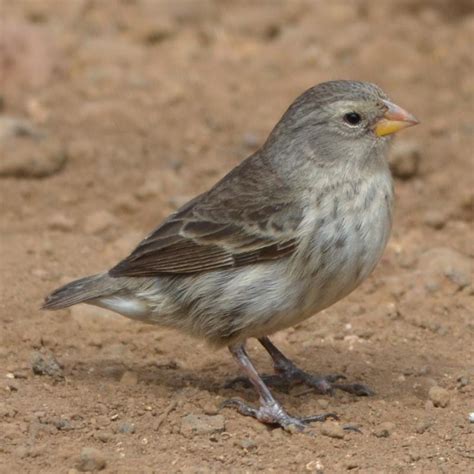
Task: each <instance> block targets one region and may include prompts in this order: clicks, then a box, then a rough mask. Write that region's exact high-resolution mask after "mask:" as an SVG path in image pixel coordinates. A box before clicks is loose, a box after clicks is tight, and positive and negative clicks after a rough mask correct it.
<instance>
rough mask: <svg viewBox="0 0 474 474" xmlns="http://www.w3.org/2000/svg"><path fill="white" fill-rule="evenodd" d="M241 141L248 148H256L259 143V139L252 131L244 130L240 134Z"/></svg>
mask: <svg viewBox="0 0 474 474" xmlns="http://www.w3.org/2000/svg"><path fill="white" fill-rule="evenodd" d="M242 143H243V145H244V146H245V147H246V148H248V149H254V148H257V147H258V146H259V145H260V144H261V140H260V139H259V138H258V135H257V134H256V133H254V132H245V133H244V134H243V135H242Z"/></svg>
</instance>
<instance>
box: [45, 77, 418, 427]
mask: <svg viewBox="0 0 474 474" xmlns="http://www.w3.org/2000/svg"><path fill="white" fill-rule="evenodd" d="M400 111H401V112H400ZM403 113H405V114H406V112H404V111H403V110H402V109H399V108H397V107H396V106H394V104H391V103H390V102H388V98H387V96H386V95H385V94H384V93H383V92H382V91H381V90H380V89H379V88H378V87H377V86H374V85H372V84H367V83H361V82H353V81H333V82H328V83H324V84H321V85H319V86H315V87H313V88H311V89H309V90H308V91H306V92H305V93H304V94H302V95H301V96H300V97H299V98H298V99H296V101H295V102H294V103H293V104H292V105H291V106H290V108H289V109H288V110H287V112H286V113H285V114H284V115H283V117H282V119H281V120H280V121H279V122H278V124H277V125H276V126H275V128H274V129H273V131H272V132H271V134H270V136H269V138H268V139H267V141H266V142H265V144H264V145H263V146H262V148H261V149H260V150H258V151H257V152H256V153H255V154H253V155H252V156H250V157H249V158H247V159H246V160H245V161H244V162H242V163H241V164H240V165H239V166H237V167H236V168H235V169H233V170H232V171H231V172H230V173H229V174H228V175H226V176H225V177H224V178H223V179H222V180H221V181H220V182H218V183H217V184H216V185H215V186H214V187H213V188H211V189H210V190H209V191H208V192H206V193H204V194H202V195H200V196H198V197H196V198H195V199H193V200H192V201H190V202H189V203H188V204H186V205H185V206H183V207H182V208H181V209H180V210H178V211H177V212H176V213H175V214H173V215H171V216H170V217H169V218H168V219H166V220H165V221H164V222H163V223H162V224H161V225H160V226H159V227H158V228H157V229H156V230H155V231H153V232H152V233H151V234H150V235H149V236H148V237H147V238H145V239H144V240H143V241H142V242H141V243H140V244H139V245H138V247H137V248H136V249H135V250H134V251H133V252H132V253H131V254H130V255H129V256H128V257H127V258H125V259H124V260H123V261H121V262H120V263H118V264H117V265H116V266H115V267H113V268H112V269H111V270H110V271H109V272H105V273H102V274H100V275H95V276H93V277H89V278H85V279H81V280H78V281H76V282H72V283H70V284H68V285H66V286H64V287H62V288H60V289H58V290H56V291H55V292H53V293H52V294H51V295H50V296H49V297H48V298H47V299H46V301H45V304H44V307H45V308H47V309H59V308H64V307H67V306H70V305H72V304H77V303H80V302H86V303H89V304H94V305H97V306H101V307H104V308H109V309H112V310H114V311H116V312H118V313H121V314H123V315H125V316H127V317H131V318H134V319H140V320H142V321H145V322H149V323H153V324H158V325H162V326H171V327H176V328H178V329H182V330H184V331H186V332H188V333H190V334H192V335H195V336H198V337H203V338H206V339H207V340H208V341H209V342H211V343H212V344H214V345H217V346H220V345H229V346H231V347H237V346H238V345H239V344H241V343H243V342H244V341H245V339H247V338H249V337H258V338H262V337H264V336H267V335H269V334H271V333H273V332H275V331H278V330H280V329H283V328H285V327H288V326H291V325H294V324H296V323H297V322H299V321H301V320H303V319H305V318H307V317H309V316H311V315H313V314H315V313H317V312H318V311H320V310H322V309H324V308H326V307H328V306H330V305H331V304H333V303H335V302H336V301H338V300H339V299H341V298H342V297H344V296H345V295H347V294H348V293H350V292H351V291H352V290H353V289H354V288H356V287H357V286H358V285H359V284H360V283H361V282H362V281H363V280H364V279H365V278H366V277H367V276H368V275H369V274H370V272H371V271H372V270H373V268H374V267H375V265H376V263H377V262H378V260H379V259H380V257H381V255H382V252H383V249H384V247H385V245H386V243H387V240H388V237H389V233H390V228H391V219H392V202H393V189H392V180H391V176H390V171H389V168H388V164H387V161H386V152H387V145H388V143H389V141H390V136H385V135H387V134H390V133H393V132H392V131H391V130H392V129H391V128H390V126H392V127H393V123H395V122H394V120H395V119H391V118H390V117H398V116H400V117H405V116H403ZM350 114H355V115H352V116H350ZM397 114H398V115H397ZM357 116H358V117H359V119H360V122H358V123H357V124H352V123H351V122H352V121H356V120H357ZM406 117H407V118H406V119H403V118H402V119H396V120H399V122H397V123H402V122H403V123H405V122H406V123H408V122H409V121H410V120H411V124H414V123H415V119H414V118H413V117H412V116H409V115H406ZM382 123H383V127H384V128H383V130H382V125H381V124H382ZM387 123H388V125H387ZM403 126H407V125H406V124H405V125H403V124H402V125H400V126H399V127H398V129H399V128H402V127H403ZM377 127H379V129H377ZM395 128H396V127H395ZM234 355H235V354H234ZM242 357H243V356H242ZM263 421H265V420H263Z"/></svg>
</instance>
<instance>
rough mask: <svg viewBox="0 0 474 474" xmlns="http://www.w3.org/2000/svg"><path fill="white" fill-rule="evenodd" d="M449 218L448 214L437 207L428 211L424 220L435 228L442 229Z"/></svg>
mask: <svg viewBox="0 0 474 474" xmlns="http://www.w3.org/2000/svg"><path fill="white" fill-rule="evenodd" d="M447 220H448V219H447V217H446V215H445V214H444V213H442V212H440V211H438V210H437V209H432V210H429V211H427V212H426V214H425V215H424V217H423V222H424V223H425V224H426V225H427V226H428V227H431V228H432V229H435V230H440V229H442V228H443V227H444V226H445V225H446V221H447Z"/></svg>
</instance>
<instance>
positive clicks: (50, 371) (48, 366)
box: [31, 351, 63, 377]
mask: <svg viewBox="0 0 474 474" xmlns="http://www.w3.org/2000/svg"><path fill="white" fill-rule="evenodd" d="M31 369H32V370H33V373H34V374H36V375H49V376H50V377H63V369H62V367H61V365H60V364H59V362H58V361H57V360H56V358H55V357H54V355H53V354H52V353H51V352H48V353H44V354H43V353H41V352H39V351H34V352H33V354H32V355H31Z"/></svg>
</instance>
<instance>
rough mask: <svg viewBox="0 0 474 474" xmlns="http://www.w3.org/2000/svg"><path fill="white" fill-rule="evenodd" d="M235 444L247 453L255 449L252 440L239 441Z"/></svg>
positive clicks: (255, 444) (255, 445)
mask: <svg viewBox="0 0 474 474" xmlns="http://www.w3.org/2000/svg"><path fill="white" fill-rule="evenodd" d="M237 444H238V445H239V446H240V447H241V448H242V449H245V450H247V451H250V450H252V449H256V448H257V443H256V442H255V441H254V440H253V439H248V438H247V439H241V440H240V441H239V442H238V443H237Z"/></svg>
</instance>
